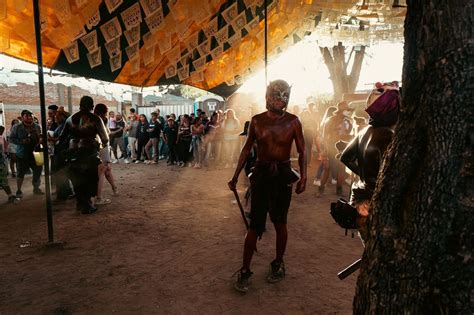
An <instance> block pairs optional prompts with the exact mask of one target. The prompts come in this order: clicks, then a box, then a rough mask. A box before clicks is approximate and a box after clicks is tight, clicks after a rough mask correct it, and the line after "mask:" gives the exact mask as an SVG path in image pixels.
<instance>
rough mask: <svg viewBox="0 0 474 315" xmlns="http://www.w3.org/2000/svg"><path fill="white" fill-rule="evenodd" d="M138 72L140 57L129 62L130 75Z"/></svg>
mask: <svg viewBox="0 0 474 315" xmlns="http://www.w3.org/2000/svg"><path fill="white" fill-rule="evenodd" d="M139 71H140V55H138V57H137V58H135V59H133V60H130V74H131V75H135V74H137V73H138V72H139Z"/></svg>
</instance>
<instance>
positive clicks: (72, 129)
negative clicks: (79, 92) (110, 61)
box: [59, 96, 109, 214]
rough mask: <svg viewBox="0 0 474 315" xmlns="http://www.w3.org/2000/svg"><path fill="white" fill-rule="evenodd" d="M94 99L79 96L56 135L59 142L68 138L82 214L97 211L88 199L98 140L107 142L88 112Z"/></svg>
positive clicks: (99, 121) (100, 126)
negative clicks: (59, 132)
mask: <svg viewBox="0 0 474 315" xmlns="http://www.w3.org/2000/svg"><path fill="white" fill-rule="evenodd" d="M93 108H94V101H93V100H92V98H91V97H90V96H83V97H82V98H81V101H80V104H79V112H77V113H75V114H74V115H72V116H71V117H69V118H68V119H67V121H66V125H65V126H64V129H63V132H62V133H61V135H60V139H59V140H60V141H62V140H64V139H68V140H69V150H70V152H69V157H68V162H69V173H70V178H71V181H72V184H73V186H74V191H75V193H76V198H77V206H76V208H77V210H78V211H81V212H82V213H83V214H91V213H94V212H96V211H97V208H95V207H94V206H93V205H92V202H91V198H92V197H94V196H95V195H96V193H97V183H98V180H99V176H98V165H99V163H100V160H99V157H98V153H99V143H98V142H97V136H99V139H100V141H101V145H102V147H105V146H106V145H107V144H108V142H109V136H108V135H107V130H106V128H105V126H104V123H103V122H102V119H100V117H99V116H97V115H95V114H93V113H92V109H93Z"/></svg>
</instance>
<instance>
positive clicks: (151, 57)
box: [143, 46, 155, 66]
mask: <svg viewBox="0 0 474 315" xmlns="http://www.w3.org/2000/svg"><path fill="white" fill-rule="evenodd" d="M153 61H155V46H151V47H147V48H145V52H144V53H143V64H144V65H145V66H148V65H150V64H152V63H153Z"/></svg>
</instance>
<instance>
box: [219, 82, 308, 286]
mask: <svg viewBox="0 0 474 315" xmlns="http://www.w3.org/2000/svg"><path fill="white" fill-rule="evenodd" d="M290 91H291V88H290V86H289V85H288V83H286V82H285V81H283V80H276V81H272V82H270V84H269V85H268V87H267V91H266V102H267V106H266V107H267V111H266V112H263V113H261V114H258V115H256V116H253V117H252V120H251V122H250V126H249V129H248V136H247V140H246V142H245V145H244V147H243V148H242V152H241V153H240V157H239V162H238V164H237V168H236V170H235V173H234V176H233V177H232V179H231V180H230V181H229V183H228V185H229V188H230V189H231V190H233V191H235V189H236V185H237V180H238V177H239V174H240V172H241V171H242V168H243V167H244V165H245V162H246V160H247V157H248V156H249V154H250V152H251V150H252V146H253V145H254V143H255V142H256V143H257V148H258V150H257V161H256V163H255V167H254V168H253V170H252V174H251V175H250V185H251V188H250V189H251V196H252V198H251V210H250V219H251V222H250V227H249V229H248V231H247V234H246V236H245V244H244V254H243V264H242V268H241V269H240V271H239V273H238V278H237V282H236V283H235V286H234V287H235V289H236V290H238V291H240V292H247V290H248V285H249V278H250V276H251V275H252V272H251V271H250V262H251V260H252V255H253V252H254V250H255V246H256V242H257V237H258V236H260V237H261V236H262V233H263V231H264V230H265V221H266V218H267V213H269V214H270V218H271V220H272V222H273V224H274V227H275V231H276V258H275V260H274V261H273V262H272V263H271V266H270V272H269V274H268V276H267V280H268V281H269V282H271V283H274V282H278V281H280V280H282V279H283V278H284V276H285V266H284V263H283V255H284V253H285V248H286V242H287V238H288V232H287V213H288V208H289V206H290V201H291V194H292V184H293V183H295V182H298V184H297V187H296V193H297V194H300V193H302V192H303V191H304V190H305V187H306V155H305V145H304V137H303V130H302V126H301V122H300V121H299V119H298V118H297V117H296V116H295V115H293V114H290V113H288V112H286V108H287V106H288V101H289V98H290ZM293 141H295V142H296V148H297V150H298V155H299V157H298V164H299V169H300V173H301V176H300V175H299V174H298V173H297V172H296V171H294V170H293V169H292V168H291V164H290V153H291V146H292V143H293Z"/></svg>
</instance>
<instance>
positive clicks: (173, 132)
mask: <svg viewBox="0 0 474 315" xmlns="http://www.w3.org/2000/svg"><path fill="white" fill-rule="evenodd" d="M163 132H164V134H165V135H166V138H167V140H168V143H170V142H171V143H175V142H176V138H177V137H178V128H177V127H176V126H173V127H170V126H166V127H165V130H164V131H163Z"/></svg>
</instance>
